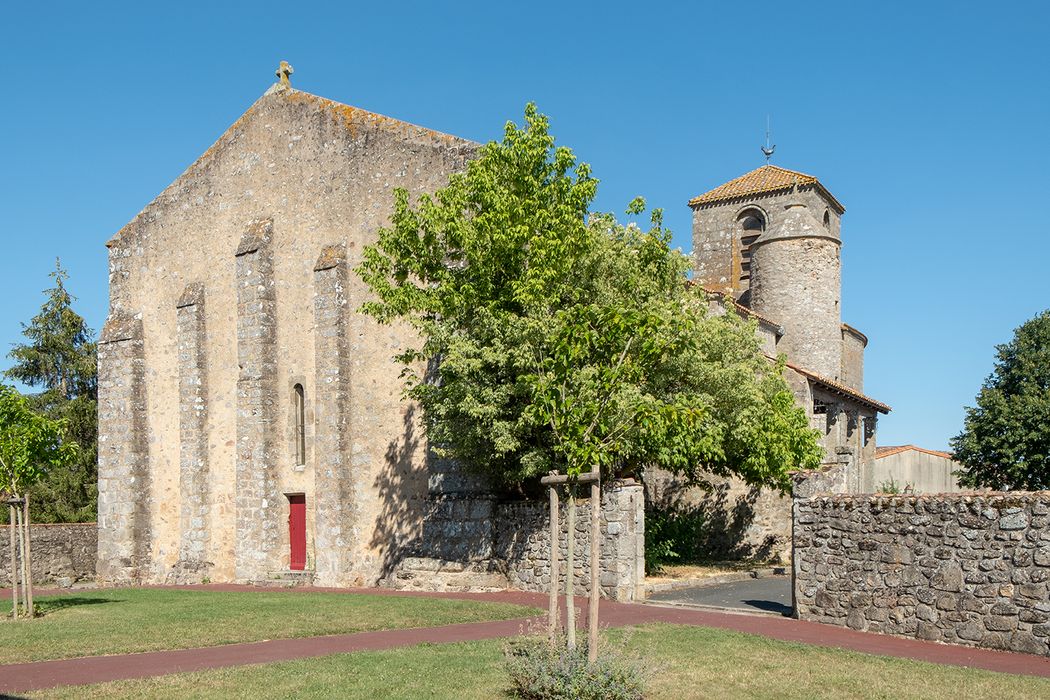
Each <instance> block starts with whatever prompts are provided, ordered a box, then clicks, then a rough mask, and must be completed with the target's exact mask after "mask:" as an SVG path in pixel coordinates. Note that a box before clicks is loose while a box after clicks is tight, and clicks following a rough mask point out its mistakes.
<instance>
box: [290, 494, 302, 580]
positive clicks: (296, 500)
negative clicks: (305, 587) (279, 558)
mask: <svg viewBox="0 0 1050 700" xmlns="http://www.w3.org/2000/svg"><path fill="white" fill-rule="evenodd" d="M288 544H289V546H290V547H291V550H292V551H291V554H290V556H289V557H288V568H289V569H291V570H292V571H302V570H303V569H305V568H306V496H304V495H303V494H301V493H300V494H295V495H291V496H288Z"/></svg>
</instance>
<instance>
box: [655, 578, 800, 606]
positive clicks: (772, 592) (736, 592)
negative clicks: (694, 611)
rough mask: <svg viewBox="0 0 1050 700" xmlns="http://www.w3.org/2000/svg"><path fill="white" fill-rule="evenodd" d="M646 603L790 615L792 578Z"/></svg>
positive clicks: (673, 594) (658, 596)
mask: <svg viewBox="0 0 1050 700" xmlns="http://www.w3.org/2000/svg"><path fill="white" fill-rule="evenodd" d="M649 600H651V601H654V602H658V603H675V604H677V605H705V606H713V607H717V608H732V609H736V610H747V611H749V612H764V613H775V614H779V615H790V614H791V577H790V576H768V577H765V578H753V579H748V580H746V581H736V582H734V583H723V584H720V585H717V586H703V587H697V588H683V589H680V590H677V591H666V592H663V593H654V594H653V595H651V596H649Z"/></svg>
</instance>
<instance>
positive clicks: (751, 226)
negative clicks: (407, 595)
mask: <svg viewBox="0 0 1050 700" xmlns="http://www.w3.org/2000/svg"><path fill="white" fill-rule="evenodd" d="M793 200H797V201H799V202H801V203H803V204H805V205H806V207H807V208H808V209H809V211H810V212H811V213H813V215H814V216H815V217H816V218H817V220H818V221H820V222H821V223H822V226H823V227H824V230H825V231H827V232H828V234H829V235H831V236H832V237H834V238H838V237H839V224H840V218H841V216H842V214H843V212H844V211H845V209H844V208H843V206H842V205H841V204H839V202H838V200H837V199H835V198H834V197H833V196H832V195H831V193H830V192H828V191H827V190H826V189H825V188H824V186H823V185H821V184H820V181H819V180H817V178H815V177H813V176H812V175H806V174H805V173H800V172H796V171H794V170H788V169H786V168H781V167H778V166H776V165H763V166H762V167H761V168H757V169H755V170H752V171H751V172H749V173H746V174H744V175H741V176H740V177H738V178H736V179H734V180H730V181H729V182H727V183H725V184H723V185H720V186H719V187H716V188H714V189H713V190H711V191H709V192H705V193H704V194H702V195H699V196H697V197H694V198H693V199H691V200H689V206H690V208H691V209H692V210H693V280H694V281H695V282H698V283H699V284H701V285H703V286H704V287H706V288H708V289H710V290H715V291H719V292H726V293H729V294H732V295H733V298H734V299H737V300H738V301H740V302H741V303H743V304H747V303H748V299H749V296H750V295H749V294H748V292H749V290H750V289H751V284H752V279H751V276H752V270H751V263H752V260H751V256H752V252H753V251H752V246H753V245H754V243H755V241H757V240H758V238H759V237H760V236H761V235H762V234H764V233H765V232H767V231H769V230H772V228H773V227H775V226H777V225H778V224H779V223H780V221H781V220H782V219H783V218H784V215H785V209H784V205H785V204H787V203H788V202H789V201H793Z"/></svg>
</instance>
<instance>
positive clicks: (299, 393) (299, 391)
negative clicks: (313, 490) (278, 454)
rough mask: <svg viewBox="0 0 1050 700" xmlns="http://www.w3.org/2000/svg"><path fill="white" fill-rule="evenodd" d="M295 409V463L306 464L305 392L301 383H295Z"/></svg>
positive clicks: (293, 408)
mask: <svg viewBox="0 0 1050 700" xmlns="http://www.w3.org/2000/svg"><path fill="white" fill-rule="evenodd" d="M293 403H294V406H293V407H292V410H293V411H295V465H296V466H297V467H298V466H302V465H304V464H306V394H305V392H303V385H302V384H296V385H295V396H294V397H293Z"/></svg>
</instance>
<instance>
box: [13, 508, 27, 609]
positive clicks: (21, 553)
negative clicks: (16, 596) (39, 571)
mask: <svg viewBox="0 0 1050 700" xmlns="http://www.w3.org/2000/svg"><path fill="white" fill-rule="evenodd" d="M23 513H24V511H23V510H22V504H21V503H19V504H18V506H16V508H15V523H16V525H17V527H18V557H19V562H18V571H19V575H20V576H21V577H22V616H23V617H25V616H26V615H28V614H29V591H28V589H27V588H26V581H27V579H28V578H29V575H28V572H27V571H26V539H25V527H24V525H25V515H24V514H23Z"/></svg>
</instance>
